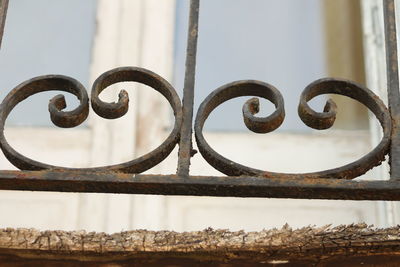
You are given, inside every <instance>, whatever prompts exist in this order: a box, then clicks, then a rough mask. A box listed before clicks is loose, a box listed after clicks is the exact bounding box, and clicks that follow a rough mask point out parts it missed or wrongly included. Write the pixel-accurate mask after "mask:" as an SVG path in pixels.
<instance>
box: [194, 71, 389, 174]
mask: <svg viewBox="0 0 400 267" xmlns="http://www.w3.org/2000/svg"><path fill="white" fill-rule="evenodd" d="M322 94H340V95H344V96H348V97H351V98H353V99H355V100H357V101H359V102H361V103H362V104H364V105H365V106H366V107H368V108H369V110H370V111H372V113H374V114H375V116H376V117H377V119H378V120H379V122H380V123H381V125H382V128H383V133H384V135H383V138H382V140H381V142H380V143H379V144H378V146H377V147H376V148H375V149H374V150H372V151H371V152H370V153H368V154H367V155H365V156H364V157H362V158H361V159H359V160H357V161H355V162H353V163H350V164H348V165H345V166H343V167H340V168H335V169H331V170H326V171H321V172H313V173H304V174H294V173H293V174H287V173H276V172H269V171H263V170H257V169H252V168H249V167H246V166H243V165H240V164H238V163H235V162H233V161H231V160H229V159H226V158H224V157H223V156H221V155H220V154H218V153H217V152H216V151H214V150H213V149H212V148H211V146H210V145H209V144H208V143H207V141H206V140H205V138H204V135H203V126H204V123H205V121H206V119H207V117H208V116H209V115H210V113H211V112H212V111H213V110H214V109H215V108H216V107H218V106H219V105H220V104H222V103H223V102H225V101H227V100H229V99H232V98H235V97H240V96H248V95H251V96H258V97H262V98H265V99H267V100H269V101H271V102H272V103H273V104H274V105H275V107H276V110H275V112H274V113H272V114H271V115H270V116H269V117H265V118H259V117H255V116H254V114H256V113H258V111H259V101H258V99H257V98H252V99H250V100H249V101H247V102H246V103H245V104H244V105H243V119H244V122H245V124H246V126H247V128H249V129H250V130H251V131H253V132H256V133H267V132H271V131H273V130H275V129H276V128H278V127H279V126H280V125H281V123H282V122H283V119H284V116H285V111H284V106H283V98H282V96H281V94H280V93H279V91H278V90H277V89H276V88H274V87H273V86H271V85H269V84H266V83H263V82H259V81H239V82H233V83H230V84H227V85H224V86H222V87H220V88H218V89H217V90H215V91H214V92H212V93H211V94H210V95H209V96H208V97H207V98H206V99H205V100H204V102H203V103H202V104H201V105H200V108H199V111H198V112H197V117H196V122H195V126H194V128H195V134H196V140H197V145H198V147H199V151H200V153H201V154H202V155H203V157H204V158H205V159H206V160H207V162H208V163H209V164H211V165H212V166H213V167H214V168H216V169H217V170H219V171H221V172H222V173H224V174H227V175H231V176H241V175H251V176H259V177H266V178H336V179H352V178H355V177H358V176H360V175H362V174H364V173H366V172H367V171H368V170H369V169H371V168H373V167H374V166H377V165H379V164H380V163H381V162H382V161H383V160H384V157H385V155H386V154H387V153H388V149H389V145H390V134H391V118H390V114H389V111H388V110H387V109H386V107H385V104H384V103H383V102H382V101H381V100H380V99H379V98H378V97H377V96H376V95H375V94H374V93H373V92H372V91H370V90H368V89H367V88H365V87H363V86H361V85H358V84H356V83H354V82H350V81H346V80H339V79H321V80H317V81H315V82H313V83H311V84H310V85H309V86H308V87H307V88H306V89H305V90H304V91H303V93H302V94H301V99H300V104H299V108H298V112H299V116H300V118H301V119H302V120H303V122H304V123H305V124H307V125H308V126H309V127H312V128H314V129H327V128H330V127H331V126H332V125H333V123H334V121H335V116H336V104H335V102H333V101H332V100H328V101H327V102H326V105H325V108H324V111H323V112H316V111H314V110H312V109H311V108H310V106H309V105H308V104H307V102H308V101H309V100H311V99H312V98H314V97H316V96H318V95H322Z"/></svg>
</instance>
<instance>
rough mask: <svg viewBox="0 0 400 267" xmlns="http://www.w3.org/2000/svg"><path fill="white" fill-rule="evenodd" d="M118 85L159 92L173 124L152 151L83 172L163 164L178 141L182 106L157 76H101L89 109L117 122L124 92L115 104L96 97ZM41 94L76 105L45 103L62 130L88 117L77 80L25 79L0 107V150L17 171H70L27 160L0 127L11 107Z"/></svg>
mask: <svg viewBox="0 0 400 267" xmlns="http://www.w3.org/2000/svg"><path fill="white" fill-rule="evenodd" d="M119 82H138V83H141V84H145V85H148V86H150V87H152V88H153V89H154V90H156V91H158V92H159V93H161V94H162V95H163V96H164V97H165V98H166V99H167V100H168V102H169V104H170V105H171V107H172V109H173V112H174V116H175V123H174V127H173V129H172V131H171V133H170V134H169V136H168V137H167V138H166V139H165V141H164V142H163V143H162V144H161V145H160V146H159V147H157V148H156V149H154V150H153V151H151V152H149V153H148V154H146V155H143V156H141V157H139V158H137V159H134V160H131V161H128V162H125V163H121V164H117V165H111V166H105V167H98V168H88V169H80V170H85V171H115V172H125V173H141V172H143V171H146V170H148V169H150V168H151V167H153V166H155V165H157V164H158V163H160V162H161V161H163V160H164V159H165V158H166V157H167V156H168V155H169V154H170V153H171V151H172V150H173V149H174V147H175V145H176V144H177V142H178V141H179V134H180V128H181V124H182V107H181V102H180V99H179V97H178V95H177V93H176V91H175V89H174V88H173V87H172V86H171V85H170V84H169V83H168V82H167V81H166V80H164V79H163V78H162V77H160V76H158V75H157V74H155V73H153V72H151V71H149V70H146V69H143V68H137V67H121V68H116V69H113V70H110V71H107V72H105V73H103V74H102V75H101V76H100V77H98V78H97V79H96V81H95V82H94V84H93V88H92V93H91V105H92V108H93V110H94V111H95V112H96V113H97V114H98V115H99V116H101V117H103V118H106V119H117V118H120V117H122V116H123V115H125V113H126V112H127V111H128V104H129V97H128V93H127V92H126V91H125V90H121V92H120V93H119V100H118V102H117V103H106V102H103V101H101V100H100V98H99V94H100V93H101V92H102V91H103V90H104V89H106V88H107V87H109V86H111V85H113V84H116V83H119ZM44 91H65V92H68V93H72V94H74V95H75V96H76V97H77V98H78V100H79V101H80V104H79V106H78V107H77V108H75V109H74V110H72V111H63V109H65V108H66V103H65V98H64V96H63V95H56V96H55V97H53V98H52V99H51V100H50V102H49V112H50V118H51V120H52V122H53V123H54V124H55V125H57V126H59V127H63V128H71V127H75V126H78V125H80V124H81V123H82V122H83V121H85V120H86V118H87V117H88V114H89V98H88V95H87V92H86V89H85V88H84V86H83V85H82V84H80V83H79V82H78V81H76V80H74V79H72V78H70V77H67V76H61V75H47V76H40V77H36V78H33V79H31V80H28V81H26V82H24V83H22V84H20V85H18V86H17V87H15V88H14V89H13V90H12V91H11V92H10V93H9V94H8V95H7V96H6V97H5V99H4V100H3V102H2V104H1V105H0V147H1V149H2V150H3V153H4V155H5V156H6V157H7V159H8V160H9V161H10V162H11V163H12V164H13V165H14V166H16V167H17V168H19V169H21V170H32V171H33V170H48V169H58V170H74V169H70V168H64V167H58V166H52V165H48V164H45V163H41V162H38V161H34V160H32V159H29V158H27V157H25V156H23V155H21V154H20V153H18V152H17V151H16V150H14V149H13V148H12V147H11V146H10V145H9V143H8V142H7V140H6V138H5V135H4V126H5V122H6V119H7V116H8V115H9V114H10V112H11V111H12V110H13V108H14V107H15V106H16V105H17V104H18V103H20V102H22V101H24V100H25V99H27V98H28V97H30V96H32V95H34V94H37V93H40V92H44Z"/></svg>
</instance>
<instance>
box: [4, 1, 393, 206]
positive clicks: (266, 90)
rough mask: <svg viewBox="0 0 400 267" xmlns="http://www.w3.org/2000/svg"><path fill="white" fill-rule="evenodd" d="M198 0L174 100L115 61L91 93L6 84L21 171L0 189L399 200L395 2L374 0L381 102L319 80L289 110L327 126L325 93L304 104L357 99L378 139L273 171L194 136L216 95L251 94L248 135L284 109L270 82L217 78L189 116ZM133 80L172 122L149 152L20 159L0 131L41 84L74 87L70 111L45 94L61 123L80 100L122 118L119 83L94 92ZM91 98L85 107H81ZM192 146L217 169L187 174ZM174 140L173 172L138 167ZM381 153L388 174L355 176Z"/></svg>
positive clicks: (80, 114)
mask: <svg viewBox="0 0 400 267" xmlns="http://www.w3.org/2000/svg"><path fill="white" fill-rule="evenodd" d="M199 2H200V1H199V0H191V3H190V11H189V12H190V15H189V30H188V39H187V40H188V41H187V51H186V71H185V82H184V95H183V100H182V101H181V99H180V98H179V97H178V95H177V93H176V91H175V89H174V88H173V87H172V86H171V85H170V84H169V83H168V82H167V81H166V80H164V79H163V78H162V77H160V76H159V75H157V74H155V73H153V72H151V71H150V70H146V69H143V68H138V67H119V68H116V69H113V70H110V71H107V72H105V73H104V74H102V75H101V76H100V77H98V78H97V80H96V81H95V82H94V84H93V87H92V90H91V95H90V98H89V96H88V93H87V91H86V89H85V88H84V87H83V86H82V85H81V84H80V83H79V82H78V81H76V80H75V79H73V78H70V77H67V76H62V75H47V76H40V77H35V78H32V79H30V80H28V81H25V82H23V83H21V84H20V85H18V86H17V87H15V88H14V89H13V90H12V91H11V92H10V93H9V94H8V95H7V96H6V97H5V99H4V100H3V102H2V103H1V105H0V147H1V149H2V151H3V153H4V155H5V156H6V158H7V159H8V160H9V161H10V163H12V164H13V165H14V166H16V167H17V168H18V169H20V170H21V171H5V170H4V171H0V189H4V190H38V191H63V192H99V193H129V194H158V195H194V196H234V197H274V198H314V199H352V200H400V132H399V123H400V93H399V78H398V60H397V40H396V24H395V6H394V0H383V5H384V22H385V36H386V55H387V56H386V60H387V78H388V84H387V91H388V98H389V108H387V107H386V106H385V104H384V103H383V102H382V101H381V100H380V99H379V97H378V96H376V95H375V94H374V93H373V92H372V91H371V90H369V89H368V88H366V87H364V86H362V85H360V84H357V83H355V82H352V81H348V80H342V79H332V78H324V79H320V80H317V81H315V82H313V83H311V84H310V85H308V86H307V87H306V89H305V90H304V91H303V93H302V94H301V97H300V102H299V106H298V113H299V116H300V118H301V120H302V121H303V122H304V123H305V124H306V125H307V126H309V127H311V128H314V129H327V128H330V127H331V126H332V125H333V123H334V121H335V117H336V109H337V108H336V104H335V102H333V101H332V100H328V101H327V102H326V105H325V107H324V110H323V112H317V111H315V110H313V109H312V108H311V107H310V106H309V105H308V102H309V101H310V100H311V99H313V98H314V97H316V96H318V95H322V94H338V95H343V96H346V97H350V98H352V99H354V100H356V101H358V102H360V103H362V104H363V105H364V106H366V107H367V108H368V109H369V110H370V111H371V112H372V113H373V114H374V115H375V116H376V118H377V119H378V120H379V122H380V124H381V126H382V129H383V137H382V140H381V141H380V143H379V144H378V145H377V146H376V147H375V148H374V149H373V150H372V151H371V152H369V153H368V154H367V155H365V156H363V157H362V158H360V159H358V160H357V161H354V162H352V163H349V164H347V165H344V166H342V167H339V168H334V169H330V170H325V171H320V172H312V173H302V174H297V173H275V172H270V171H268V170H258V169H253V168H250V167H247V166H243V165H240V164H238V163H236V162H233V161H231V160H229V159H227V158H225V157H223V156H221V155H220V154H218V153H217V152H216V151H215V150H213V148H212V147H211V146H210V145H209V144H208V143H207V141H206V140H205V138H204V136H203V126H204V123H205V121H206V120H207V118H208V116H209V114H210V113H211V112H212V111H213V110H214V109H215V108H217V107H218V106H219V105H221V104H222V103H223V102H225V101H227V100H230V99H233V98H236V97H241V96H252V98H250V99H249V100H248V101H247V102H246V103H245V104H244V105H243V120H244V123H245V125H246V126H247V128H248V129H249V130H251V131H253V132H256V133H268V132H271V131H274V130H275V129H277V128H278V127H279V126H280V125H281V124H282V122H283V120H284V117H285V110H284V100H283V97H282V95H281V93H280V92H279V91H278V90H277V89H276V88H275V87H273V86H271V85H269V84H267V83H264V82H261V81H254V80H243V81H237V82H233V83H229V84H226V85H224V86H222V87H220V88H218V89H216V90H214V91H213V92H212V93H211V94H210V95H209V96H208V97H207V98H206V99H204V101H203V102H202V104H201V105H200V107H199V109H198V110H197V113H196V118H195V121H194V124H193V114H194V111H193V100H194V94H195V92H194V84H195V68H196V50H197V37H198V23H199ZM7 6H8V0H0V44H1V39H2V35H3V29H4V24H5V21H6V13H7ZM125 81H134V82H138V83H142V84H145V85H148V86H150V87H152V88H153V89H154V90H156V91H158V92H160V93H161V94H162V95H163V96H164V97H165V98H166V99H167V100H168V102H169V104H170V105H171V107H172V109H173V112H174V117H175V122H174V127H173V130H172V132H171V133H170V135H169V136H168V137H167V139H166V140H165V141H164V142H163V143H162V144H161V145H160V146H159V147H157V148H156V149H154V150H153V151H151V152H150V153H148V154H146V155H144V156H141V157H139V158H136V159H133V160H131V161H128V162H125V163H122V164H117V165H111V166H105V167H99V168H87V169H72V168H64V167H58V166H52V165H48V164H45V163H41V162H38V161H35V160H33V159H30V158H27V157H25V156H23V155H21V154H20V153H18V152H17V151H16V150H14V148H13V147H11V146H10V145H9V144H8V142H7V140H6V138H5V135H4V127H5V126H4V125H5V122H6V119H7V116H8V115H9V114H10V112H11V111H12V110H13V108H14V107H15V106H16V105H17V104H18V103H20V102H22V101H24V100H26V99H27V98H29V97H30V96H32V95H34V94H37V93H40V92H44V91H53V90H57V91H65V92H68V93H71V94H73V95H75V96H76V97H77V98H78V99H79V101H80V104H79V106H78V107H77V108H75V109H74V110H72V111H63V109H64V108H65V107H66V103H65V99H64V96H63V95H57V96H55V97H53V98H52V99H51V100H50V102H49V112H50V117H51V120H52V122H53V123H54V124H55V125H57V126H59V127H63V128H70V127H75V126H78V125H79V124H81V123H82V122H83V121H84V120H85V119H86V118H87V116H88V113H89V106H91V107H92V109H93V111H94V112H95V113H96V114H98V115H99V116H101V117H103V118H105V119H116V118H120V117H122V116H123V115H124V114H125V113H126V112H127V110H128V103H129V96H128V94H127V92H126V91H124V90H122V91H121V92H120V94H119V100H118V102H117V103H106V102H103V101H102V100H100V98H99V94H100V93H101V92H102V91H103V90H104V89H105V88H107V87H108V86H110V85H113V84H115V83H118V82H125ZM257 97H260V98H264V99H267V100H269V101H270V102H272V103H273V104H274V105H275V111H274V112H273V113H272V114H271V115H269V116H267V117H257V116H255V115H256V114H257V113H258V111H259V99H258V98H257ZM89 100H90V105H89ZM193 130H194V134H195V139H196V143H197V146H198V148H199V152H200V153H201V155H202V156H203V157H204V159H205V160H206V161H207V162H208V163H209V164H210V165H211V166H212V167H214V168H215V169H217V170H219V171H220V172H222V173H224V174H226V176H219V177H210V176H190V175H189V169H190V159H191V157H192V156H193V155H194V154H195V153H196V151H194V150H193V148H192V143H193V140H192V133H193ZM176 145H179V152H178V153H179V154H178V166H177V172H176V174H171V175H143V174H140V173H142V172H144V171H146V170H148V169H150V168H152V167H154V166H155V165H157V164H159V163H160V162H162V161H163V160H164V159H165V158H166V157H167V156H168V155H169V154H170V153H171V152H172V150H173V149H174V148H175V146H176ZM387 154H388V155H389V163H390V180H387V181H382V180H380V181H378V180H375V181H374V180H371V181H356V180H354V178H357V177H359V176H361V175H363V174H364V173H366V172H367V171H368V170H370V169H372V168H374V167H375V166H378V165H380V164H381V162H382V161H383V160H384V159H385V156H386V155H387Z"/></svg>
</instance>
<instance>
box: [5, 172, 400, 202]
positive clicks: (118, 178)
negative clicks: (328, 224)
mask: <svg viewBox="0 0 400 267" xmlns="http://www.w3.org/2000/svg"><path fill="white" fill-rule="evenodd" d="M0 189H4V190H30V191H32V190H35V191H61V192H98V193H124V194H151V195H183V196H222V197H227V196H230V197H265V198H304V199H346V200H400V183H398V182H396V181H357V180H340V179H309V178H304V179H297V178H271V179H265V178H263V177H254V176H241V177H226V176H225V177H224V176H191V177H190V178H189V179H188V178H187V177H181V176H177V175H144V174H126V173H115V172H99V171H97V172H88V171H57V170H50V171H1V172H0Z"/></svg>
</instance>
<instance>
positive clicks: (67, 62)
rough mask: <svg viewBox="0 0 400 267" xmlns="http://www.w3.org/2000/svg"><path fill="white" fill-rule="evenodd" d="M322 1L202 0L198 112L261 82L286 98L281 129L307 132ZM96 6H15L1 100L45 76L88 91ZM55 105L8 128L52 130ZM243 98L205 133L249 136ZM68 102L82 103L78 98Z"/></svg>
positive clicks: (25, 114) (180, 43) (66, 2)
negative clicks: (304, 103)
mask: <svg viewBox="0 0 400 267" xmlns="http://www.w3.org/2000/svg"><path fill="white" fill-rule="evenodd" d="M160 1H162V0H160ZM320 2H321V1H320V0H251V1H249V0H218V1H215V0H202V1H201V16H200V35H199V46H198V66H197V83H196V99H195V101H196V107H195V109H197V107H198V105H199V104H200V102H201V101H202V100H203V99H204V98H205V97H206V96H207V95H208V94H209V93H210V92H211V91H212V90H213V89H215V88H217V87H219V86H221V85H223V84H225V83H227V82H231V81H234V80H239V79H258V80H262V81H265V82H268V83H271V84H273V85H274V86H276V87H277V88H278V89H280V90H281V92H282V94H283V95H284V97H285V101H286V105H285V107H286V114H287V116H286V120H285V123H284V125H283V126H282V127H281V129H285V130H304V129H307V128H306V127H305V126H304V125H303V124H302V123H301V121H300V120H299V118H298V117H297V112H296V108H297V103H298V98H299V94H300V93H301V91H302V90H303V88H304V87H305V86H306V85H307V84H308V83H310V82H311V81H313V80H315V79H317V78H320V77H323V76H325V69H324V65H325V62H324V56H323V55H324V51H323V47H324V44H323V38H322V28H323V26H322V19H321V12H320V9H321V6H320ZM188 3H189V0H177V24H176V45H175V77H174V81H173V82H174V85H175V86H176V88H177V90H178V91H179V92H181V90H182V87H183V84H182V82H183V74H184V57H185V46H186V43H185V41H186V40H185V39H186V29H187V12H188ZM95 7H96V1H95V0H85V1H81V0H62V1H61V0H34V1H32V0H12V1H10V7H9V13H8V18H7V24H6V29H5V36H4V40H3V47H2V50H0V88H1V90H0V99H2V98H3V97H4V96H5V94H6V93H7V92H9V91H10V90H11V89H12V88H13V87H14V86H16V85H17V84H19V83H20V82H22V81H25V80H26V79H29V78H32V77H34V76H37V75H43V74H50V73H52V74H64V75H70V76H72V77H74V78H76V79H78V80H79V81H81V82H82V83H83V84H84V85H85V86H87V85H88V78H89V64H90V54H91V52H90V49H91V42H92V38H93V34H94V31H95ZM54 94H57V93H52V94H51V95H54ZM66 95H67V94H66ZM49 99H50V96H49V95H48V94H40V95H38V96H37V97H34V98H33V99H32V100H29V101H28V102H26V103H24V104H23V105H21V106H19V107H18V108H17V109H16V110H15V112H13V114H12V115H13V116H12V117H11V119H10V122H12V123H13V124H25V125H26V124H34V125H51V122H50V120H49V115H48V112H47V104H48V100H49ZM245 99H246V98H244V99H239V100H238V101H232V102H233V103H229V104H224V105H223V106H222V108H221V109H219V110H217V112H216V113H213V114H214V115H211V118H210V121H209V123H208V124H207V125H206V128H207V129H210V130H244V129H245V127H244V125H243V122H242V119H241V106H242V103H244V101H245ZM68 100H69V102H70V103H71V102H72V103H73V104H76V101H75V100H74V98H73V97H68V98H67V101H68ZM317 102H319V104H320V103H321V102H322V100H321V99H320V100H319V101H317ZM262 104H263V105H262V107H261V109H262V111H263V114H268V112H270V111H271V110H272V105H270V104H267V103H262ZM317 104H318V103H317ZM72 107H73V106H72Z"/></svg>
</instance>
